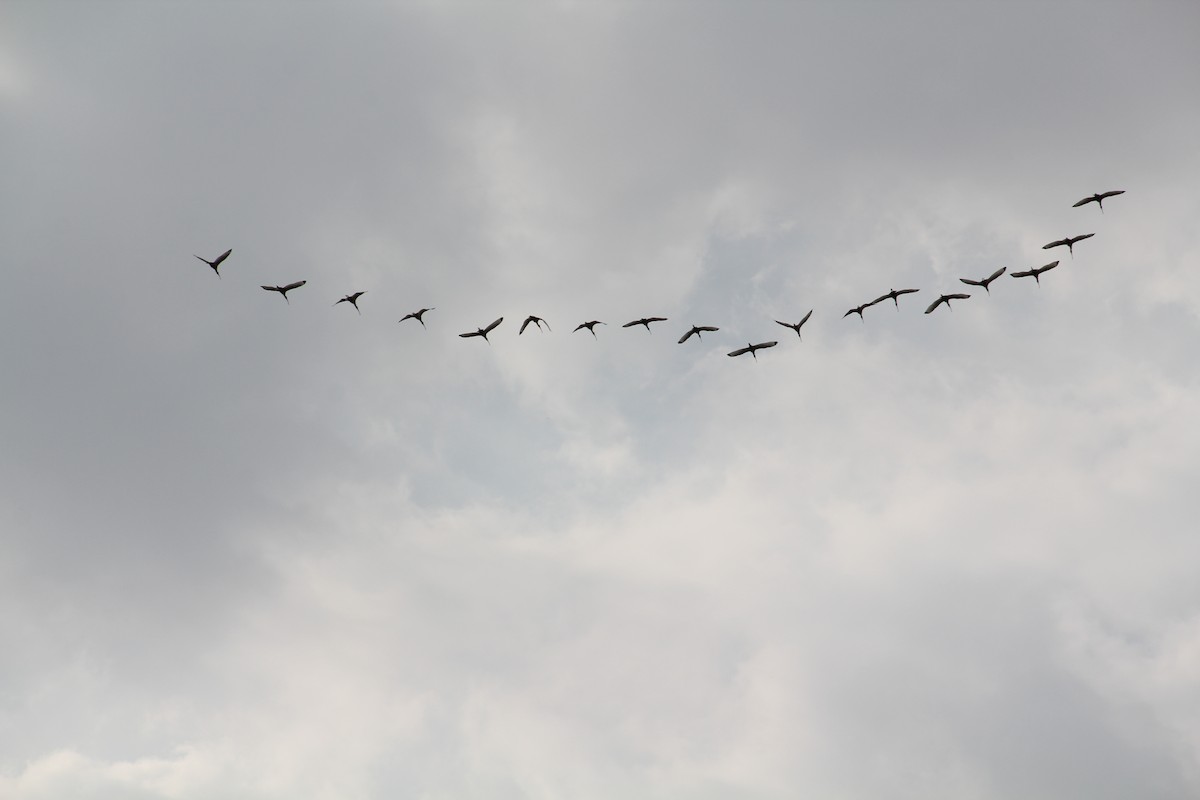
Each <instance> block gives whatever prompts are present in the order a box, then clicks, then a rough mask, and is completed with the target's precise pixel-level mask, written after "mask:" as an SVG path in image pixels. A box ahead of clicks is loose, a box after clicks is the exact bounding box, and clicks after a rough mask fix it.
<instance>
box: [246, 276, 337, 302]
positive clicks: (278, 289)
mask: <svg viewBox="0 0 1200 800" xmlns="http://www.w3.org/2000/svg"><path fill="white" fill-rule="evenodd" d="M306 283H308V281H296V282H295V283H289V284H288V285H287V286H264V287H262V288H264V289H266V290H267V291H268V292H279V293H280V294H281V295H283V299H284V300H287V303H288V305H289V306H290V305H291V304H292V301H291V300H288V296H287V293H288V292H290V291H291V290H292V289H299V288H300V287H301V286H303V285H304V284H306ZM334 305H336V303H335V304H334Z"/></svg>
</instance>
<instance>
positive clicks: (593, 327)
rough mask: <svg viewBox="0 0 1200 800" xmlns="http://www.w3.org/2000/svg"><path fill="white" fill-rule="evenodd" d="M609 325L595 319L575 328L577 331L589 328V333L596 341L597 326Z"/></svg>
mask: <svg viewBox="0 0 1200 800" xmlns="http://www.w3.org/2000/svg"><path fill="white" fill-rule="evenodd" d="M607 324H608V323H607V322H601V321H600V320H598V319H594V320H592V321H591V322H582V323H580V324H579V325H577V326H576V327H575V331H581V330H583V329H584V328H587V329H588V333H590V334H592V338H593V339H594V338H596V326H597V325H607ZM575 331H571V333H575Z"/></svg>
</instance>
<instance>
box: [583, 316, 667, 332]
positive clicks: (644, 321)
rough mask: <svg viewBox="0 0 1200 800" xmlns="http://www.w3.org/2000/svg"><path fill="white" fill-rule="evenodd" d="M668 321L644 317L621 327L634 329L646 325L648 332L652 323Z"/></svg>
mask: <svg viewBox="0 0 1200 800" xmlns="http://www.w3.org/2000/svg"><path fill="white" fill-rule="evenodd" d="M666 321H667V318H666V317H642V318H641V319H635V320H634V321H633V322H626V323H625V324H624V325H622V326H621V327H622V328H632V327H633V326H634V325H645V326H646V330H650V323H651V322H666ZM593 332H594V331H593Z"/></svg>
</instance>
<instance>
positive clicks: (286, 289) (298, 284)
mask: <svg viewBox="0 0 1200 800" xmlns="http://www.w3.org/2000/svg"><path fill="white" fill-rule="evenodd" d="M306 283H308V281H296V282H295V283H289V284H288V285H287V286H281V287H279V290H280V291H284V292H290V291H291V290H292V289H299V288H300V287H301V286H303V285H304V284H306Z"/></svg>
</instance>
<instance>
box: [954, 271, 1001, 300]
mask: <svg viewBox="0 0 1200 800" xmlns="http://www.w3.org/2000/svg"><path fill="white" fill-rule="evenodd" d="M1006 269H1008V267H1001V268H1000V269H998V270H996V271H995V272H993V273H992V274H991V275H988V276H987V277H986V278H984V279H983V280H978V281H974V280H971V279H970V278H959V280H960V281H962V282H963V283H965V284H967V285H968V286H982V287H983V290H984V291H985V292H987V293H988V294H991V293H992V290H991V289H989V288H988V284H989V283H991V282H992V281H994V280H996V278H999V277H1000V276H1001V275H1003V274H1004V271H1005V270H1006Z"/></svg>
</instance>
